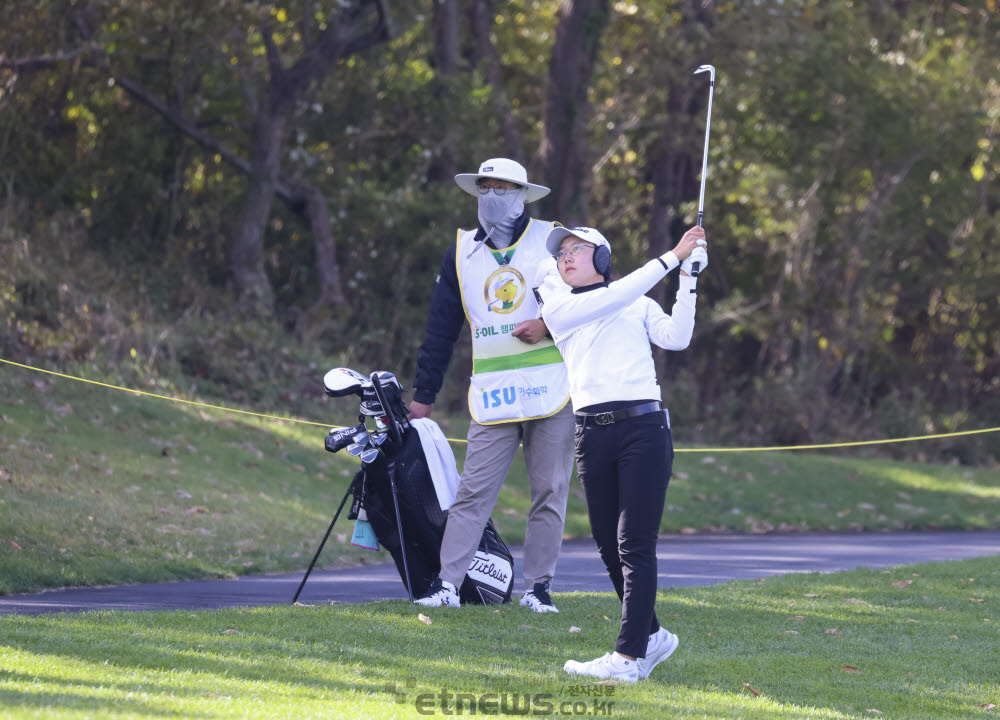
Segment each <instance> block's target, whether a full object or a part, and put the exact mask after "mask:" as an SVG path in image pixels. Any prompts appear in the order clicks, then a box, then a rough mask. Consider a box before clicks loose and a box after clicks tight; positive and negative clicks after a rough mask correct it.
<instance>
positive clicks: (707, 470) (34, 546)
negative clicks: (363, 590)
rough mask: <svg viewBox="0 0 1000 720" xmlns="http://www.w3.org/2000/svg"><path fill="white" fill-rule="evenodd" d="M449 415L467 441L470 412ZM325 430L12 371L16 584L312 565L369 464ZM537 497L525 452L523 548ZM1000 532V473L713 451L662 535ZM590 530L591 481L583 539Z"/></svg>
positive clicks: (501, 512)
mask: <svg viewBox="0 0 1000 720" xmlns="http://www.w3.org/2000/svg"><path fill="white" fill-rule="evenodd" d="M143 389H147V390H149V391H151V392H162V391H161V390H160V389H158V388H156V387H150V388H143ZM216 402H218V401H216ZM315 407H316V408H317V409H316V410H315V414H314V415H313V416H311V417H307V418H305V419H309V420H313V421H327V420H328V421H329V422H330V425H331V426H332V425H338V424H348V423H352V422H354V421H355V417H354V415H353V412H354V411H355V408H353V407H351V403H350V402H349V401H345V400H330V399H327V398H324V397H322V396H320V400H319V401H318V402H317V403H316V404H315ZM247 409H252V410H257V411H265V412H266V411H267V408H260V407H253V406H249V407H248V408H247ZM440 422H441V424H442V427H443V429H444V431H445V434H446V435H448V436H449V437H455V438H464V437H465V433H466V429H467V426H468V421H467V420H464V421H463V420H461V419H451V420H449V419H443V420H441V421H440ZM325 434H326V428H325V427H315V426H310V425H303V424H298V423H292V422H288V421H272V420H262V419H257V418H253V417H249V416H246V415H233V414H227V413H224V412H220V411H215V410H205V409H201V408H197V407H192V406H189V405H180V404H174V403H169V402H165V401H162V400H157V399H152V398H147V397H140V396H136V395H133V394H130V393H124V392H120V391H114V390H108V389H105V388H100V387H95V386H92V385H85V384H82V383H77V382H74V381H72V380H66V379H58V378H51V377H48V376H44V375H39V374H36V373H32V372H30V371H26V370H21V369H17V368H11V367H9V366H6V365H5V366H2V367H0V593H2V594H9V593H14V592H26V591H31V590H36V589H41V588H46V587H60V586H67V585H106V584H117V583H128V582H148V581H155V580H169V579H182V578H193V577H213V576H215V577H225V576H232V575H235V574H246V573H261V572H272V571H286V570H303V569H304V568H305V567H306V565H307V564H308V561H309V559H310V558H311V554H312V552H313V551H314V549H315V548H316V547H317V545H318V543H319V541H320V539H321V537H322V535H323V533H324V532H325V530H326V527H327V525H328V524H329V521H330V518H331V517H332V515H333V512H334V511H335V509H336V505H337V503H339V501H340V499H341V497H342V496H343V493H344V490H345V489H346V487H347V484H348V482H349V479H350V477H351V476H352V475H353V473H354V472H355V470H356V469H357V467H358V461H357V460H356V459H354V458H351V457H350V456H348V455H346V453H345V454H339V455H331V454H329V453H326V452H325V451H324V450H323V438H324V436H325ZM454 447H455V451H456V455H457V457H458V461H459V466H461V463H462V461H463V458H464V449H465V448H464V445H462V444H456V445H455V446H454ZM529 507H530V493H529V491H528V482H527V478H526V474H525V471H524V463H523V459H521V458H518V459H517V460H515V463H514V466H513V469H512V471H511V473H510V476H509V477H508V479H507V483H506V485H505V487H504V489H503V491H502V492H501V494H500V500H499V503H498V507H497V509H496V511H495V512H494V514H493V517H494V521H495V522H496V524H497V526H498V528H499V530H500V532H501V534H502V535H503V537H504V538H505V540H507V541H508V542H510V543H515V544H516V543H520V542H522V541H523V538H524V527H525V521H526V517H527V513H528V509H529ZM996 527H1000V471H998V470H996V469H974V468H963V467H958V466H947V467H946V466H940V465H919V464H907V463H900V462H890V461H880V460H867V459H856V458H851V457H847V456H838V455H835V454H829V455H818V454H798V453H746V454H729V453H716V454H714V455H713V454H712V453H705V452H696V453H679V454H678V455H677V456H676V460H675V476H674V478H673V479H672V480H671V484H670V489H669V491H668V492H667V500H666V509H665V512H664V519H663V524H662V528H661V529H662V530H663V532H691V531H694V530H699V531H716V532H721V531H733V532H764V531H771V530H775V531H798V530H852V529H875V530H881V529H925V528H956V529H981V528H996ZM350 531H351V523H350V522H347V521H346V520H344V521H341V522H340V523H338V526H337V528H336V532H335V535H334V536H333V537H332V539H331V543H330V544H328V545H327V548H326V549H325V550H324V554H323V557H322V559H321V564H323V565H326V566H334V565H344V564H351V563H358V562H373V561H381V560H384V559H385V558H386V554H385V553H384V552H383V553H378V554H376V553H371V552H369V551H365V550H361V549H358V548H354V547H352V546H351V545H350V542H349V541H350ZM589 531H590V528H589V523H588V521H587V516H586V507H585V503H584V501H583V493H582V491H581V489H580V486H579V483H578V482H577V481H576V480H575V479H574V481H573V483H572V486H571V492H570V500H569V507H568V512H567V522H566V534H567V536H570V537H585V536H588V535H589Z"/></svg>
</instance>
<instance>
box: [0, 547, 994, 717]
mask: <svg viewBox="0 0 1000 720" xmlns="http://www.w3.org/2000/svg"><path fill="white" fill-rule="evenodd" d="M998 586H1000V559H998V558H996V557H994V558H979V559H974V560H967V561H960V562H953V563H937V564H924V565H911V566H903V567H897V568H892V569H889V570H859V571H854V572H848V573H837V574H833V575H818V574H812V575H787V576H782V577H774V578H769V579H767V580H760V581H742V582H733V583H728V584H725V585H717V586H713V587H704V588H683V589H672V590H669V591H661V592H660V595H659V598H658V603H657V612H658V614H659V617H660V619H661V621H662V622H663V623H664V625H666V626H667V627H669V628H670V629H671V630H672V631H674V632H676V633H677V634H678V635H679V637H680V639H681V644H680V648H679V649H678V651H677V652H676V653H675V654H674V656H673V657H671V658H670V659H669V660H667V661H666V662H665V663H664V664H663V665H661V666H659V667H658V668H657V669H656V670H655V671H654V673H653V675H652V676H651V678H650V679H649V680H648V681H644V682H641V683H639V684H637V685H633V686H626V685H613V684H611V685H609V684H602V683H598V682H591V681H587V680H586V679H584V678H574V677H571V676H568V675H565V674H564V673H563V671H562V664H563V662H564V661H565V660H566V659H567V658H576V659H589V658H591V657H594V656H595V655H598V654H602V653H603V652H606V651H607V650H610V649H611V648H612V647H613V643H614V640H615V637H616V636H617V632H618V619H619V617H620V605H619V604H618V601H617V598H616V597H614V596H613V595H611V594H592V593H586V594H585V593H572V594H562V595H557V596H556V601H557V603H558V605H559V608H560V611H561V612H560V614H558V615H535V614H532V613H530V612H529V611H527V610H526V609H524V608H519V607H516V606H508V607H504V608H501V609H493V608H488V607H486V608H484V607H465V608H462V609H461V610H457V611H456V610H448V609H444V608H441V609H437V610H426V609H423V610H424V612H426V614H427V615H428V616H429V617H430V621H431V622H430V624H429V625H428V624H424V623H423V622H421V621H420V619H419V617H418V610H419V609H417V608H414V607H412V606H410V605H408V604H406V603H405V602H398V601H395V602H380V603H370V604H361V605H325V606H317V607H269V608H254V609H232V610H220V611H205V612H194V613H192V612H156V613H124V612H98V613H85V614H79V615H46V616H36V617H24V616H20V617H19V616H0V638H2V639H0V709H2V713H3V716H4V717H5V718H34V717H46V718H83V717H113V718H127V717H161V716H183V717H205V718H209V717H210V718H243V717H253V718H319V717H323V718H326V717H336V718H341V717H344V718H347V717H352V718H354V717H356V718H368V717H373V718H393V717H419V716H420V713H419V712H418V709H417V705H416V703H417V702H418V700H419V699H420V698H421V696H424V700H425V701H426V702H428V703H429V705H428V706H427V707H428V708H431V709H433V712H432V714H434V715H439V716H440V715H444V714H446V713H445V712H444V711H443V710H442V709H441V702H442V693H447V694H450V697H449V696H448V695H445V700H444V703H445V709H446V710H448V711H449V712H448V713H447V714H451V715H456V714H457V713H456V705H455V695H456V694H457V693H464V694H467V695H469V696H471V697H472V698H475V699H476V701H477V702H478V700H479V698H483V697H484V696H487V695H488V694H492V700H493V701H494V702H496V703H497V705H495V706H494V707H495V708H499V707H500V706H499V703H500V702H501V699H500V698H501V697H502V696H503V694H506V695H507V697H506V700H505V702H506V703H508V705H507V706H508V707H510V703H512V702H513V698H514V697H517V698H518V702H519V703H523V702H524V699H523V698H524V697H525V696H527V697H528V700H529V701H530V702H532V703H533V705H531V707H532V708H533V709H534V710H535V711H536V712H535V714H536V715H539V714H545V713H544V712H542V711H544V709H545V707H546V706H545V705H544V703H546V702H551V703H553V704H554V706H555V709H556V710H558V709H559V708H560V707H561V704H562V703H566V702H568V703H570V705H568V706H566V708H567V709H569V710H570V715H572V708H573V706H572V703H584V704H585V706H586V707H587V708H589V709H591V710H593V708H594V703H595V702H600V703H605V704H604V705H601V706H598V707H601V708H604V709H606V710H607V711H608V714H607V715H606V716H607V717H614V718H653V717H664V718H671V717H684V718H713V719H716V718H718V719H722V718H873V717H884V718H907V719H918V718H928V719H931V718H933V719H934V720H940V719H943V718H979V717H983V718H989V717H998V716H1000V715H998V713H997V712H996V711H995V710H988V709H985V708H979V707H977V706H980V705H988V704H996V705H1000V682H998V677H997V673H996V648H997V646H998V643H1000V597H998V593H997V588H998ZM573 627H576V628H579V631H578V632H574V631H572V629H571V628H573ZM744 683H746V684H748V685H750V686H751V687H752V688H753V689H754V690H756V691H757V692H759V693H760V695H759V696H755V695H754V694H753V693H752V692H751V691H750V690H749V689H748V688H747V687H746V686H745V685H744ZM485 700H486V701H487V702H489V701H490V700H491V697H486V698H485ZM463 703H466V704H464V705H463V707H464V708H466V710H468V704H467V703H468V700H465V699H463ZM581 707H583V706H581ZM875 711H878V712H877V713H876V712H875ZM464 714H465V715H468V714H469V713H468V712H465V713H464Z"/></svg>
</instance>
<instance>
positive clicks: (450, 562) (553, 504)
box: [440, 403, 574, 589]
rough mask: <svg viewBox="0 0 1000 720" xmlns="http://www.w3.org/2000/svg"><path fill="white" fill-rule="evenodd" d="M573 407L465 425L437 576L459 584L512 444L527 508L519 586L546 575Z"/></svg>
mask: <svg viewBox="0 0 1000 720" xmlns="http://www.w3.org/2000/svg"><path fill="white" fill-rule="evenodd" d="M573 429H574V421H573V409H572V407H571V406H570V404H569V403H567V404H566V407H564V408H563V409H562V410H560V411H559V412H558V413H556V414H555V415H553V416H551V417H547V418H542V419H540V420H526V421H524V422H509V423H502V424H499V425H480V424H479V423H477V422H476V421H475V420H473V421H472V425H470V426H469V447H468V450H467V452H466V455H465V465H464V467H463V469H462V477H461V478H460V479H459V482H458V492H457V493H456V495H455V502H454V503H453V504H452V506H451V508H450V509H449V510H448V522H447V524H446V525H445V529H444V539H443V540H442V542H441V575H440V577H441V579H442V580H447V581H448V582H450V583H452V584H453V585H455V586H456V587H459V586H461V584H462V581H463V580H464V579H465V573H466V571H467V570H468V569H469V563H471V562H472V558H473V556H474V555H475V554H476V549H477V548H478V547H479V540H480V539H481V538H482V535H483V528H484V527H486V521H487V520H489V518H490V513H492V512H493V507H494V506H495V505H496V502H497V497H498V496H499V495H500V488H501V487H503V483H504V479H505V478H506V477H507V472H508V471H509V470H510V466H511V463H513V461H514V455H515V454H516V453H517V446H518V445H519V444H521V443H523V444H524V463H525V465H526V466H527V469H528V479H529V482H530V484H531V510H530V511H529V512H528V526H527V530H526V532H525V537H524V567H523V568H522V573H523V575H524V582H525V587H526V588H528V589H530V588H531V587H532V586H533V585H534V584H535V583H536V582H545V581H547V580H551V579H552V576H553V575H555V571H556V560H557V559H558V558H559V550H560V548H561V547H562V538H563V528H564V526H565V524H566V498H567V496H568V495H569V479H570V476H571V475H572V473H573Z"/></svg>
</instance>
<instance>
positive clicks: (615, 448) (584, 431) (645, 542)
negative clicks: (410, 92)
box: [538, 227, 708, 682]
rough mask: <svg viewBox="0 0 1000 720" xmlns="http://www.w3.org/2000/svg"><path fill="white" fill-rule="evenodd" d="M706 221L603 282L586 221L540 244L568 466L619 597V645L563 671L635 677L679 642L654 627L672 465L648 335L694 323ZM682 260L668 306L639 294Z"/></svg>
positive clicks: (606, 270)
mask: <svg viewBox="0 0 1000 720" xmlns="http://www.w3.org/2000/svg"><path fill="white" fill-rule="evenodd" d="M705 245H706V242H705V231H704V230H702V228H700V227H693V228H691V229H690V230H688V231H687V233H685V234H684V237H683V238H682V239H681V241H680V242H679V243H678V244H677V247H675V248H674V249H673V250H672V251H670V252H667V253H666V254H664V255H662V256H661V257H659V258H656V259H655V260H652V261H650V262H648V263H646V264H645V265H644V266H643V267H641V268H639V269H638V270H636V271H635V272H633V273H631V274H629V275H626V276H625V277H623V278H621V279H620V280H617V281H615V282H611V283H609V277H610V274H611V248H610V245H609V244H608V241H607V240H606V239H605V237H604V236H603V235H602V234H601V233H600V232H598V231H597V230H595V229H593V228H585V227H578V228H564V227H557V228H553V229H552V231H551V232H550V233H549V235H548V238H547V242H546V247H547V248H548V251H549V252H550V253H552V255H553V257H554V258H555V260H556V266H557V268H558V271H559V272H558V276H556V274H555V273H554V272H551V265H550V272H549V273H548V274H547V275H545V276H544V278H543V279H542V281H541V283H540V285H539V287H538V294H539V296H540V297H541V300H542V309H541V313H542V319H543V320H544V321H545V324H546V326H547V327H548V329H549V332H550V333H551V334H552V338H553V339H554V340H555V343H556V345H557V347H558V348H559V350H560V352H561V353H562V356H563V359H564V361H565V363H566V369H567V372H568V375H569V387H570V397H571V399H572V402H573V410H574V413H575V416H576V466H577V470H578V471H579V474H580V482H581V483H582V485H583V489H584V493H585V496H586V499H587V512H588V514H589V516H590V526H591V530H592V532H593V535H594V540H595V541H596V542H597V548H598V550H599V552H600V554H601V559H602V560H603V561H604V565H605V567H607V569H608V574H609V575H610V576H611V582H612V583H613V584H614V586H615V590H616V591H617V593H618V597H619V598H620V599H621V601H622V622H621V630H620V632H619V634H618V643H617V645H616V646H615V651H614V652H612V653H607V654H605V655H603V656H602V657H599V658H597V659H596V660H590V661H588V662H577V661H576V660H569V661H567V662H566V665H565V666H564V669H565V670H566V671H567V672H569V673H575V674H578V675H592V676H594V677H600V678H613V679H618V680H622V681H625V682H635V681H637V680H638V679H639V678H645V677H648V676H649V673H650V672H651V671H652V669H653V668H654V667H655V666H656V665H657V663H659V662H661V661H663V660H665V659H666V658H667V657H669V656H670V654H671V653H672V652H673V651H674V650H675V649H676V648H677V644H678V640H677V636H676V635H674V634H673V633H670V632H668V631H667V630H666V629H664V628H661V627H660V624H659V622H658V621H657V619H656V613H655V612H654V610H653V606H654V604H655V601H656V537H657V533H658V531H659V528H660V519H661V517H662V515H663V500H664V496H665V494H666V490H667V482H668V480H669V478H670V472H671V467H672V464H673V454H674V451H673V444H672V442H671V438H670V416H669V414H668V412H667V411H666V410H665V409H661V407H660V400H659V398H660V388H659V385H657V382H656V371H655V368H654V365H653V355H652V350H651V347H650V344H651V343H655V344H656V345H658V346H660V347H662V348H665V349H667V350H683V349H684V348H686V347H687V346H688V343H689V342H690V341H691V333H692V331H693V329H694V309H695V297H696V295H695V286H696V283H697V279H696V278H694V277H691V275H690V270H691V266H692V263H693V262H700V263H701V266H700V269H702V270H703V269H704V268H706V267H707V266H708V253H707V251H706V250H705ZM678 266H680V268H681V278H680V289H679V290H678V291H677V300H676V302H675V303H674V307H673V311H672V314H671V315H667V314H666V313H664V312H663V310H662V309H661V308H660V306H659V305H657V304H656V303H655V302H654V301H653V300H651V299H650V298H648V297H645V296H644V293H645V292H646V291H647V290H649V289H650V288H651V287H653V285H655V284H656V283H657V282H659V281H660V280H661V279H663V277H664V276H665V275H666V274H667V273H668V272H670V271H671V270H673V269H674V268H676V267H678Z"/></svg>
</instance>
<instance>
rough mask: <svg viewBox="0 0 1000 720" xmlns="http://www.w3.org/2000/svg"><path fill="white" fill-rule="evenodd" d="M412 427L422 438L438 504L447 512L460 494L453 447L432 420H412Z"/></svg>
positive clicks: (421, 443)
mask: <svg viewBox="0 0 1000 720" xmlns="http://www.w3.org/2000/svg"><path fill="white" fill-rule="evenodd" d="M410 425H412V426H413V427H414V429H416V431H417V435H419V436H420V445H421V447H422V448H423V450H424V457H425V458H426V459H427V469H428V470H430V472H431V481H432V482H433V483H434V491H435V492H436V493H437V498H438V503H439V504H440V505H441V509H442V510H447V509H448V508H450V507H451V504H452V503H453V502H454V501H455V493H456V492H458V465H456V464H455V454H454V453H453V452H452V451H451V446H450V445H449V444H448V440H447V438H445V436H444V433H443V432H441V428H439V427H438V424H437V423H436V422H434V421H433V420H431V419H430V418H418V419H416V420H410Z"/></svg>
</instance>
